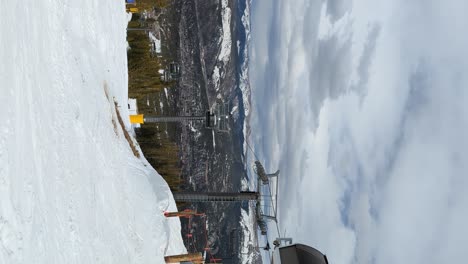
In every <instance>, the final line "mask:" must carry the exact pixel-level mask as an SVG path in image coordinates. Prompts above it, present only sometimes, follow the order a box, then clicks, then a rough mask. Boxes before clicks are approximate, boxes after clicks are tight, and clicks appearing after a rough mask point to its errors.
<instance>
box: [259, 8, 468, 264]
mask: <svg viewBox="0 0 468 264" xmlns="http://www.w3.org/2000/svg"><path fill="white" fill-rule="evenodd" d="M467 11H468V1H466V0H412V1H406V0H385V1H384V0H354V1H351V0H335V1H328V2H327V1H320V0H275V1H273V0H272V1H266V0H254V1H253V3H252V21H251V22H252V43H251V50H250V52H251V59H250V78H251V86H252V104H253V107H252V117H251V118H252V119H251V125H252V129H253V130H252V136H251V139H250V140H251V141H252V145H254V146H255V151H256V152H257V153H258V154H259V156H260V157H261V159H262V161H263V162H264V163H265V166H266V168H267V169H268V170H270V171H274V170H276V169H277V168H279V169H281V181H280V198H281V199H282V202H281V203H280V208H279V210H280V227H281V229H282V230H286V233H287V234H288V235H290V236H293V237H294V239H295V241H296V242H303V243H304V242H305V243H307V244H309V245H311V246H315V247H317V248H319V249H320V250H322V251H323V252H324V253H326V254H327V256H329V259H330V263H335V264H338V263H340V264H341V263H375V264H390V263H392V264H394V263H429V264H430V263H464V262H466V259H465V258H466V250H467V248H468V246H467V245H468V227H467V223H468V154H467V150H468V15H467V14H466V13H467ZM270 242H271V241H270Z"/></svg>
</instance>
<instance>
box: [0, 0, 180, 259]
mask: <svg viewBox="0 0 468 264" xmlns="http://www.w3.org/2000/svg"><path fill="white" fill-rule="evenodd" d="M124 10H125V8H124V4H123V3H120V2H116V1H112V0H100V1H66V0H62V1H60V0H58V1H54V2H51V1H33V2H31V3H30V4H28V5H10V6H9V7H8V8H3V9H1V10H0V22H1V23H0V34H1V37H2V40H1V42H0V45H1V47H0V58H1V59H2V63H1V64H0V83H1V84H2V87H1V90H0V103H1V105H2V107H3V110H2V111H1V112H0V118H1V120H2V121H3V122H2V123H0V263H164V259H163V256H164V255H165V254H179V253H183V252H185V249H184V247H183V243H182V239H181V236H180V222H179V220H177V219H170V220H167V219H165V218H164V217H163V215H162V212H163V211H164V210H175V209H176V207H175V203H174V201H173V199H172V195H171V193H170V191H169V189H168V186H167V184H166V183H165V182H164V180H163V179H162V178H161V177H160V176H159V175H158V174H157V172H156V171H155V170H154V169H152V168H151V167H150V165H149V164H148V163H147V161H146V160H145V159H144V158H142V159H137V158H136V157H135V156H134V155H133V153H132V152H131V150H130V148H129V143H128V142H127V141H126V140H125V138H124V136H123V131H122V128H121V127H120V124H118V123H117V131H114V126H113V124H112V117H113V115H115V111H116V110H117V109H115V106H114V104H113V102H114V99H115V100H116V101H117V102H119V104H120V105H123V106H126V100H127V82H128V80H127V69H126V65H127V62H126V40H125V36H126V30H125V27H126V23H127V15H126V13H125V11H124ZM18 17H22V18H21V19H18ZM6 45H8V46H6ZM105 85H107V87H108V88H109V96H110V98H109V99H108V98H106V96H105V92H104V86H105ZM118 110H119V111H120V113H121V115H122V117H125V116H128V110H127V107H118ZM124 119H125V118H124ZM125 122H126V124H125V125H126V126H127V127H130V124H129V122H128V120H127V119H125ZM123 129H125V128H123ZM169 239H170V240H171V241H169Z"/></svg>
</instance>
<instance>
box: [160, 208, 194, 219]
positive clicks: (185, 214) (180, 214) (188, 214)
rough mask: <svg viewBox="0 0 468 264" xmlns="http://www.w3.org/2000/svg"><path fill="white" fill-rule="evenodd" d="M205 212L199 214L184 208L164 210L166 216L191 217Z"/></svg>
mask: <svg viewBox="0 0 468 264" xmlns="http://www.w3.org/2000/svg"><path fill="white" fill-rule="evenodd" d="M202 215H203V214H198V213H197V212H195V211H192V210H184V211H182V212H164V216H165V217H186V218H190V217H192V216H202Z"/></svg>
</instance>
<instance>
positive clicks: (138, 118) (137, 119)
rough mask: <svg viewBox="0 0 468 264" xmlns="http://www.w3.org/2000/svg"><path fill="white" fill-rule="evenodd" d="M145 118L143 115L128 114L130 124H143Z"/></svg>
mask: <svg viewBox="0 0 468 264" xmlns="http://www.w3.org/2000/svg"><path fill="white" fill-rule="evenodd" d="M144 122H145V119H144V118H143V115H130V123H132V124H143V123H144Z"/></svg>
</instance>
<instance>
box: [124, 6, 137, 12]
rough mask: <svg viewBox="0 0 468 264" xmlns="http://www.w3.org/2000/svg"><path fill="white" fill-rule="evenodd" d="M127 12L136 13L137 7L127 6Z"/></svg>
mask: <svg viewBox="0 0 468 264" xmlns="http://www.w3.org/2000/svg"><path fill="white" fill-rule="evenodd" d="M127 12H131V13H138V7H130V8H127Z"/></svg>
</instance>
